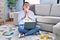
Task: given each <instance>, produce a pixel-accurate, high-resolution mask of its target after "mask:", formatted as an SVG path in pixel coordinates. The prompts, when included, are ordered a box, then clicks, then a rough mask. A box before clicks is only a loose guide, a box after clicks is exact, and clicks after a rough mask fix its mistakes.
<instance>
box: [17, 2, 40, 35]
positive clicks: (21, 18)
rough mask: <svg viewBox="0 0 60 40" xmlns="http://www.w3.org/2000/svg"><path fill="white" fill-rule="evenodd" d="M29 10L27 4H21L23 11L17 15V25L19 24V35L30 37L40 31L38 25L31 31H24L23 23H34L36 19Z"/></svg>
mask: <svg viewBox="0 0 60 40" xmlns="http://www.w3.org/2000/svg"><path fill="white" fill-rule="evenodd" d="M29 8H30V4H29V3H28V2H25V3H24V4H23V10H21V11H20V12H19V15H18V23H19V26H18V31H19V33H23V34H25V35H31V34H34V33H36V32H37V31H39V30H40V26H39V25H36V27H35V28H33V29H31V30H27V29H24V23H25V22H36V17H35V15H34V13H33V12H32V11H31V10H29Z"/></svg>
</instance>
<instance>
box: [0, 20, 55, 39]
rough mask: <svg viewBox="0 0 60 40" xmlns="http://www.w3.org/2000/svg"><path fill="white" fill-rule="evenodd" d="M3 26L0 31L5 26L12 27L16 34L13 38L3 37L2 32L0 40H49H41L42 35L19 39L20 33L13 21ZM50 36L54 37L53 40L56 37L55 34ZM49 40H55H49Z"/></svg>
mask: <svg viewBox="0 0 60 40" xmlns="http://www.w3.org/2000/svg"><path fill="white" fill-rule="evenodd" d="M1 26H2V25H1ZM1 26H0V29H1V28H2V27H3V26H4V27H8V26H9V27H11V28H12V30H13V32H14V34H13V35H11V36H3V35H1V32H0V40H47V39H40V35H31V36H25V37H23V38H19V35H18V34H19V32H18V31H17V26H14V25H13V22H12V21H8V22H6V23H5V24H4V25H3V26H2V27H1ZM12 26H13V27H12ZM6 30H7V29H6ZM8 30H9V29H8ZM43 33H44V32H43ZM50 35H52V37H53V38H54V36H55V35H54V34H50ZM48 40H54V39H48Z"/></svg>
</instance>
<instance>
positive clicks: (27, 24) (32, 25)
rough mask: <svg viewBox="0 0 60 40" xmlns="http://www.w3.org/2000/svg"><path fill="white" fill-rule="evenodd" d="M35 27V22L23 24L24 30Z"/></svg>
mask: <svg viewBox="0 0 60 40" xmlns="http://www.w3.org/2000/svg"><path fill="white" fill-rule="evenodd" d="M35 27H36V22H25V24H24V28H25V29H33V28H35Z"/></svg>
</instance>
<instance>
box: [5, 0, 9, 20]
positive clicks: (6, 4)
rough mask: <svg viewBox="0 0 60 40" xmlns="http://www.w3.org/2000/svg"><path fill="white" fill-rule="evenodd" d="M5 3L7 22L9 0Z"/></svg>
mask: <svg viewBox="0 0 60 40" xmlns="http://www.w3.org/2000/svg"><path fill="white" fill-rule="evenodd" d="M4 1H5V19H6V20H7V19H8V14H9V9H8V2H7V0H4Z"/></svg>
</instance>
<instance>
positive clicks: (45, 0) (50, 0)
mask: <svg viewBox="0 0 60 40" xmlns="http://www.w3.org/2000/svg"><path fill="white" fill-rule="evenodd" d="M40 3H41V4H46V3H47V4H57V0H40Z"/></svg>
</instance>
